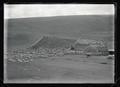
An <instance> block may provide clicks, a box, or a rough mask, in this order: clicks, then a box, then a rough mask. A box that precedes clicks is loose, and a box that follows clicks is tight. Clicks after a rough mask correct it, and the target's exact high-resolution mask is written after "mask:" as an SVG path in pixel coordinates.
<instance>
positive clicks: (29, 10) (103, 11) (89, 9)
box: [4, 4, 115, 18]
mask: <svg viewBox="0 0 120 87" xmlns="http://www.w3.org/2000/svg"><path fill="white" fill-rule="evenodd" d="M114 11H115V10H114V4H18V5H17V4H4V18H27V17H51V16H68V15H114V13H115V12H114Z"/></svg>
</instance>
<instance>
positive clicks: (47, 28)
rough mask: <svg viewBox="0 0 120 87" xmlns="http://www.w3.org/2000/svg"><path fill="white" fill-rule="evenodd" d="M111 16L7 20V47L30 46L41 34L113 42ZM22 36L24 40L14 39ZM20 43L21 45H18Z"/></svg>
mask: <svg viewBox="0 0 120 87" xmlns="http://www.w3.org/2000/svg"><path fill="white" fill-rule="evenodd" d="M112 20H113V16H111V15H106V16H95V15H91V16H60V17H59V16H58V17H43V18H42V17H41V18H20V19H9V20H8V38H9V39H8V47H9V46H19V45H21V46H22V45H30V44H32V43H34V42H35V41H36V40H38V39H39V38H40V37H41V36H42V35H43V34H50V35H55V36H62V37H70V38H86V39H95V40H101V39H103V40H106V41H109V42H111V41H112V40H113V34H112V32H113V21H112ZM21 35H24V37H25V38H24V39H22V40H21V38H17V39H16V38H15V37H16V36H21ZM19 41H20V43H21V44H18V43H19Z"/></svg>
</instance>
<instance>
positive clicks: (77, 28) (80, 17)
mask: <svg viewBox="0 0 120 87" xmlns="http://www.w3.org/2000/svg"><path fill="white" fill-rule="evenodd" d="M114 22H115V6H114V4H4V83H114V82H115V81H114V77H115V70H114V68H115V56H114V55H115V50H114V49H115V45H114V43H115V35H114V34H115V23H114Z"/></svg>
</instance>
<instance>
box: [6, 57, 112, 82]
mask: <svg viewBox="0 0 120 87" xmlns="http://www.w3.org/2000/svg"><path fill="white" fill-rule="evenodd" d="M6 64H7V67H6V72H7V74H6V76H7V79H6V80H5V82H6V83H49V82H50V83H69V82H70V83H72V82H73V83H113V82H114V59H107V56H91V57H88V58H86V56H84V55H65V56H59V57H49V58H35V59H34V60H33V61H32V62H31V63H16V62H14V63H13V62H10V61H6Z"/></svg>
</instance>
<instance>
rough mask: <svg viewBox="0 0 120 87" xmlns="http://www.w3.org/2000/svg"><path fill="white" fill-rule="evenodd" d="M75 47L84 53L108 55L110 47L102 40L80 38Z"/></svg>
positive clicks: (77, 50)
mask: <svg viewBox="0 0 120 87" xmlns="http://www.w3.org/2000/svg"><path fill="white" fill-rule="evenodd" d="M73 48H74V50H75V51H76V52H80V53H83V54H90V55H108V48H107V46H106V45H105V44H104V42H102V41H96V40H88V39H78V40H77V41H76V42H75V44H74V46H73Z"/></svg>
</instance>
